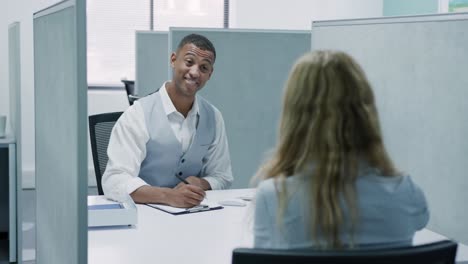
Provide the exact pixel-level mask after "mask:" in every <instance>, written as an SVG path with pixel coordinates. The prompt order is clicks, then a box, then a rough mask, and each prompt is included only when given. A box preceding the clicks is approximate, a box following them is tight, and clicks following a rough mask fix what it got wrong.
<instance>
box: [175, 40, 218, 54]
mask: <svg viewBox="0 0 468 264" xmlns="http://www.w3.org/2000/svg"><path fill="white" fill-rule="evenodd" d="M186 44H193V45H195V46H197V48H199V49H202V50H207V51H211V52H212V53H213V55H214V60H216V50H215V47H214V45H213V43H211V41H210V40H209V39H207V38H206V37H205V36H202V35H199V34H190V35H187V36H185V37H184V38H183V39H182V40H181V41H180V42H179V45H178V46H177V51H179V50H180V49H182V47H183V46H185V45H186Z"/></svg>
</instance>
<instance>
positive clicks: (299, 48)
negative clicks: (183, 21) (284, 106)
mask: <svg viewBox="0 0 468 264" xmlns="http://www.w3.org/2000/svg"><path fill="white" fill-rule="evenodd" d="M190 33H199V34H202V35H204V36H206V37H208V38H209V39H210V40H211V41H212V42H213V44H214V45H215V48H216V53H217V55H216V62H215V65H214V69H215V70H214V73H213V75H212V76H211V80H209V81H208V83H207V84H206V87H205V88H203V90H202V91H201V94H202V95H203V96H204V97H205V98H206V99H208V100H209V101H210V102H212V103H213V104H214V105H215V106H216V107H217V108H218V109H219V110H220V111H221V113H222V114H223V117H224V122H225V125H226V131H227V136H228V141H229V148H230V153H231V161H232V171H233V174H234V178H235V180H234V183H233V186H232V187H233V188H246V187H248V186H249V181H250V179H251V177H252V175H253V174H254V173H255V172H256V170H257V169H258V166H259V165H260V163H261V162H262V161H263V160H264V157H265V156H264V155H265V152H266V151H268V150H270V149H271V148H272V147H273V146H274V144H275V141H276V135H277V126H278V121H279V114H280V110H281V109H280V108H281V97H282V93H283V85H284V83H285V81H286V79H287V76H288V73H289V70H290V68H291V66H292V65H293V63H294V61H295V60H296V59H297V58H298V57H299V56H300V55H302V54H303V53H304V52H307V51H309V50H310V38H311V37H310V32H309V31H284V30H283V31H273V30H235V29H219V30H218V29H196V28H171V29H170V32H169V47H170V48H171V49H170V51H172V50H175V49H176V46H177V45H178V43H179V41H180V40H181V39H182V38H183V37H184V36H185V35H187V34H190ZM169 74H171V73H169Z"/></svg>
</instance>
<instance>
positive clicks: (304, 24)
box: [230, 0, 383, 30]
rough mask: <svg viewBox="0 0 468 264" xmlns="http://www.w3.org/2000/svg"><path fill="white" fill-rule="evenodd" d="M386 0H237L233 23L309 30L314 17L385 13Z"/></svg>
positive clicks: (231, 18)
mask: <svg viewBox="0 0 468 264" xmlns="http://www.w3.org/2000/svg"><path fill="white" fill-rule="evenodd" d="M382 8H383V2H382V0H353V1H349V0H326V1H325V0H285V1H271V0H234V1H230V9H231V15H230V27H233V28H256V29H295V30H308V29H310V27H311V24H312V22H311V21H312V20H329V19H344V18H358V17H380V16H382V12H383V10H382Z"/></svg>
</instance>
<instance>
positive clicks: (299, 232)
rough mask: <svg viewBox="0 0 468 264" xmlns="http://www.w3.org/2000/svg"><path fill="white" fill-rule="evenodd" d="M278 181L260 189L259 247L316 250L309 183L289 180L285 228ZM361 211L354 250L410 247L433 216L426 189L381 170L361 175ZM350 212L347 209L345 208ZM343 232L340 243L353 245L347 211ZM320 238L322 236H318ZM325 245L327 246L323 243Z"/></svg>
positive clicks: (256, 227) (298, 178) (358, 187)
mask: <svg viewBox="0 0 468 264" xmlns="http://www.w3.org/2000/svg"><path fill="white" fill-rule="evenodd" d="M274 181H275V180H274V179H268V180H265V181H263V182H262V183H261V184H260V185H259V187H258V189H257V200H256V209H255V224H254V233H255V242H254V244H255V247H259V248H284V249H287V248H301V247H313V246H316V243H315V240H314V238H313V237H312V235H311V230H310V224H309V223H310V217H311V215H312V214H313V213H314V212H310V211H311V209H310V205H309V204H307V203H308V201H309V198H308V196H307V195H308V193H309V190H308V188H309V187H308V186H309V184H308V183H306V181H308V178H306V177H303V176H300V175H296V176H292V177H287V178H286V188H287V193H288V199H287V205H286V209H285V212H284V216H283V218H282V222H281V224H280V225H278V223H277V222H276V219H277V215H278V196H277V191H276V187H275V182H274ZM355 185H356V193H357V197H356V199H357V200H356V201H357V203H356V206H357V207H358V212H359V216H358V219H357V221H356V224H357V226H356V229H355V232H354V244H355V245H360V246H367V245H380V244H392V245H393V244H410V243H411V240H412V237H413V235H414V232H415V231H417V230H420V229H422V228H423V227H424V226H425V225H426V224H427V222H428V219H429V212H428V209H427V203H426V200H425V197H424V194H423V192H422V191H421V189H420V188H419V187H418V186H417V185H416V184H415V183H414V182H413V181H412V180H411V178H410V177H409V176H393V177H384V176H379V175H378V174H377V171H376V170H367V171H365V172H362V173H360V175H359V177H358V178H357V180H356V182H355ZM341 204H342V206H345V205H344V204H345V203H341ZM344 214H345V215H344V217H343V218H344V221H343V222H344V226H341V227H340V240H341V241H342V242H343V243H344V244H350V242H351V240H350V239H351V238H350V235H349V234H350V230H351V221H350V215H349V211H348V210H347V208H344ZM318 237H319V238H321V236H320V234H319V235H318ZM321 242H323V241H321Z"/></svg>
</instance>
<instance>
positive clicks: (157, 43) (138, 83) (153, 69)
mask: <svg viewBox="0 0 468 264" xmlns="http://www.w3.org/2000/svg"><path fill="white" fill-rule="evenodd" d="M167 37H168V32H164V31H137V32H136V36H135V38H136V43H135V46H136V52H135V57H136V58H135V65H136V71H135V72H136V74H135V75H136V77H135V89H136V92H137V95H138V96H145V95H148V94H150V93H153V92H155V91H156V90H157V89H159V87H161V85H162V84H163V82H165V81H167V80H168V79H167V71H168V69H169V56H168V55H167V48H168V47H167V45H168V44H167V42H168V40H167Z"/></svg>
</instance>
